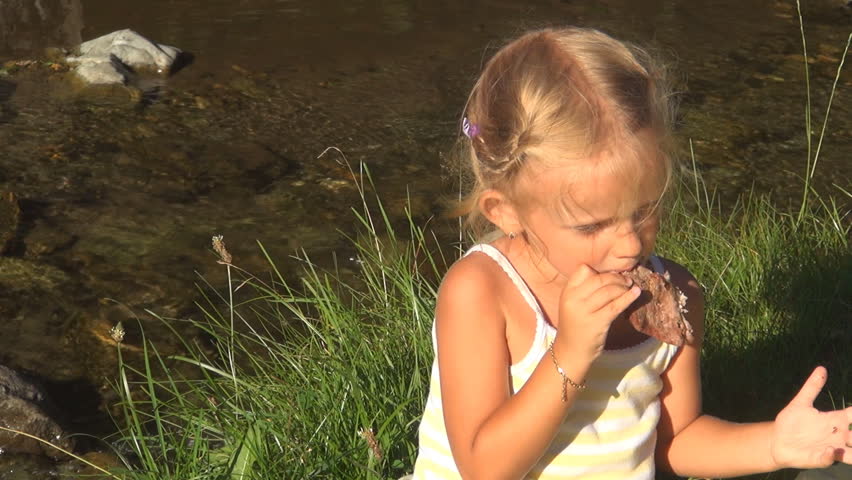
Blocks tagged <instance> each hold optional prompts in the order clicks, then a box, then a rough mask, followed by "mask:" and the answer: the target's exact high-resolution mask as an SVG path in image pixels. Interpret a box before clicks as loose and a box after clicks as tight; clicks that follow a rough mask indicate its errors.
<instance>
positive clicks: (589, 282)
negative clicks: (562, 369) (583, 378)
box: [556, 265, 641, 363]
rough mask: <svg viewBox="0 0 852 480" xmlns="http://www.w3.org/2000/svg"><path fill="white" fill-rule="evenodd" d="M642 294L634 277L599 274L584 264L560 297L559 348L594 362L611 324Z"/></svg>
mask: <svg viewBox="0 0 852 480" xmlns="http://www.w3.org/2000/svg"><path fill="white" fill-rule="evenodd" d="M640 293H641V290H640V289H639V287H638V286H635V285H633V280H630V279H628V278H626V277H625V276H623V275H621V274H618V273H597V272H595V271H594V270H593V269H592V268H591V267H589V266H587V265H581V266H580V268H579V269H577V271H576V272H575V273H574V274H573V275H572V276H571V277H570V278H569V279H568V283H567V284H566V285H565V288H563V289H562V294H561V295H560V298H559V318H558V320H557V325H556V327H557V329H558V332H559V333H558V334H557V336H556V338H557V339H556V342H557V343H558V344H559V345H560V349H561V350H562V351H565V352H571V354H572V356H574V358H577V359H579V360H581V361H588V363H591V362H592V361H594V360H595V359H596V358H597V357H598V356H599V355H600V354H601V352H602V351H603V348H604V343H606V336H607V333H608V332H609V326H610V324H612V322H613V320H615V318H616V317H617V316H618V315H619V314H620V313H621V312H623V311H624V309H626V308H627V307H628V306H630V304H631V303H633V302H634V301H635V300H636V299H637V298H638V297H639V294H640Z"/></svg>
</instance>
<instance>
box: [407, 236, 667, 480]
mask: <svg viewBox="0 0 852 480" xmlns="http://www.w3.org/2000/svg"><path fill="white" fill-rule="evenodd" d="M473 252H482V253H484V254H486V255H488V256H489V257H491V258H492V259H494V261H496V262H497V263H498V264H499V265H500V266H501V267H502V268H503V270H504V271H505V272H506V274H507V275H509V277H510V278H511V279H512V282H514V284H515V285H516V286H517V287H518V289H519V290H520V292H521V294H522V295H523V297H524V299H525V300H526V301H527V303H528V304H529V306H530V307H531V308H532V309H533V310H534V311H535V316H536V332H535V337H534V339H533V344H532V347H531V348H530V350H529V352H527V354H526V355H525V356H524V358H523V359H521V360H520V361H519V362H517V363H515V364H514V365H512V366H511V367H510V370H509V373H510V376H511V379H512V385H513V387H514V388H513V391H515V392H517V391H519V390H520V389H521V387H523V386H524V383H525V382H526V381H527V379H528V378H529V377H530V375H532V372H533V370H534V369H535V367H536V365H537V364H538V363H539V361H540V360H541V358H542V356H543V355H546V354H548V350H547V349H548V346H549V345H550V342H551V341H552V340H553V338H554V337H555V335H556V329H555V328H553V327H552V326H551V325H550V324H549V323H548V322H547V321H545V317H544V313H543V312H542V309H541V306H540V305H539V304H538V302H537V301H536V299H535V297H534V296H533V294H532V292H531V291H530V290H529V288H528V287H527V286H526V283H524V281H523V279H522V278H521V276H520V275H519V274H518V272H517V271H516V270H515V268H514V267H513V266H512V264H511V263H510V262H509V260H508V259H507V258H506V257H505V256H503V254H502V253H501V252H500V251H499V250H497V249H496V248H494V247H492V246H491V245H487V244H479V245H475V246H474V247H472V248H471V249H470V250H468V251H467V253H466V254H465V255H469V254H471V253H473ZM651 263H652V265H653V267H654V270H655V271H657V272H659V273H662V271H663V266H662V263H661V262H660V259H659V258H657V257H653V256H652V257H651ZM432 346H433V348H434V349H435V351H436V352H437V344H436V340H435V328H434V325H433V327H432ZM676 352H677V347H675V346H672V345H669V344H667V343H663V342H661V341H660V340H657V339H656V338H653V337H649V338H647V339H646V340H644V341H642V342H641V343H639V344H638V345H635V346H632V347H629V348H625V349H620V350H604V352H603V353H602V354H601V355H600V357H598V358H597V360H595V362H594V363H593V364H592V367H591V369H590V370H589V372H588V375H587V376H586V385H587V388H586V389H585V390H583V391H582V392H580V393H579V396H578V397H576V400H575V403H574V405H573V407H572V409H571V411H570V412H569V413H568V415H567V416H566V418H565V421H564V422H563V424H562V425H561V427H560V429H559V432H558V433H557V435H556V437H555V438H554V440H553V442H552V443H551V444H550V447H549V448H548V450H547V451H546V452H545V454H544V455H543V456H542V458H541V459H540V460H539V462H538V463H537V464H536V465H535V466H534V467H533V468H532V470H530V472H529V473H528V474H527V476H526V477H525V478H529V479H542V480H544V479H560V480H567V479H584V480H616V479H617V480H653V479H654V472H655V470H654V448H655V445H656V439H657V436H656V428H657V422H658V421H659V419H660V400H659V398H658V395H659V393H660V391H661V390H662V380H661V379H660V375H661V374H662V373H663V371H665V369H666V368H667V367H668V365H669V363H670V362H671V359H672V357H673V356H674V354H675V353H676ZM418 440H419V447H418V453H417V460H416V462H415V464H414V477H413V478H414V480H437V479H441V480H445V479H458V478H461V476H460V475H459V473H458V469H457V468H456V466H455V462H454V461H453V456H452V453H451V452H450V446H449V441H448V439H447V432H446V429H445V426H444V416H443V412H442V409H441V385H440V372H439V371H438V361H437V358H436V359H435V361H434V362H433V364H432V376H431V384H430V388H429V397H428V398H427V400H426V408H425V410H424V413H423V417H422V419H421V421H420V426H419V429H418Z"/></svg>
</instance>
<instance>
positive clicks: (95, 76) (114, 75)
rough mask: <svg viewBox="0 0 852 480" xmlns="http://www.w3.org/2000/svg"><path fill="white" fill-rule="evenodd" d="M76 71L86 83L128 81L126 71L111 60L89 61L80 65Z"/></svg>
mask: <svg viewBox="0 0 852 480" xmlns="http://www.w3.org/2000/svg"><path fill="white" fill-rule="evenodd" d="M74 71H75V72H76V73H77V75H79V76H80V78H82V79H83V80H85V81H86V83H91V84H110V83H124V82H125V81H126V77H125V75H124V73H122V72H120V71H119V70H118V69H116V68H115V65H113V64H112V62H110V61H105V62H94V61H87V62H85V63H81V64H80V65H78V66H77V68H75V69H74Z"/></svg>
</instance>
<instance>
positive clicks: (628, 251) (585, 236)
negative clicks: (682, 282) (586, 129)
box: [522, 167, 661, 281]
mask: <svg viewBox="0 0 852 480" xmlns="http://www.w3.org/2000/svg"><path fill="white" fill-rule="evenodd" d="M602 170H603V169H601V168H597V169H592V170H591V171H590V173H589V174H588V175H587V176H586V177H585V178H584V179H583V180H582V181H577V182H572V183H571V184H570V186H568V187H567V188H566V186H565V181H564V179H565V178H566V177H565V175H566V174H568V172H567V171H566V170H565V169H564V168H560V167H557V168H549V169H546V170H543V171H541V172H540V173H539V174H537V175H533V176H532V177H531V178H529V180H532V183H531V184H530V185H534V189H535V190H534V191H533V193H532V195H533V197H534V198H533V201H532V202H530V205H529V207H528V208H525V209H524V210H523V213H522V216H523V217H522V218H523V221H524V224H525V227H526V231H527V238H528V240H529V242H530V244H531V245H532V246H533V248H534V249H535V250H536V251H538V252H540V254H541V256H542V257H543V259H544V260H545V261H546V262H547V264H549V266H550V267H552V268H553V269H554V270H555V272H551V273H556V274H557V275H556V277H557V281H559V280H560V279H561V280H563V281H564V280H565V279H567V278H568V277H570V276H571V275H572V274H573V273H574V271H575V270H576V269H577V268H578V267H579V266H580V265H581V264H586V265H588V266H589V267H591V268H592V269H594V270H596V271H597V272H600V273H603V272H621V271H626V270H630V269H632V268H633V267H635V266H636V265H637V264H640V263H644V262H645V261H646V260H647V259H648V256H649V255H650V254H651V252H652V251H653V249H654V242H655V241H656V238H657V231H658V228H659V211H658V203H659V200H660V194H661V188H659V187H658V186H650V185H649V186H647V187H646V188H642V187H643V186H642V185H640V186H639V189H638V190H639V192H640V195H638V196H637V195H635V194H634V193H633V192H634V191H635V190H633V189H630V190H627V189H625V183H626V182H636V181H641V177H645V178H649V179H650V177H652V176H653V175H637V177H634V178H630V179H627V178H625V176H623V175H615V174H613V173H609V172H605V171H602ZM625 206H627V208H625ZM544 266H546V265H544Z"/></svg>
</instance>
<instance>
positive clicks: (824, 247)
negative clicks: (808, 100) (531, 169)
mask: <svg viewBox="0 0 852 480" xmlns="http://www.w3.org/2000/svg"><path fill="white" fill-rule="evenodd" d="M696 187H697V188H696ZM372 195H373V193H372V192H368V193H366V194H365V198H366V199H367V201H365V205H366V204H367V203H372V202H369V200H370V199H371V197H372ZM379 195H380V192H379ZM817 200H819V199H818V198H812V202H811V205H812V206H811V207H810V208H809V209H808V210H807V211H805V212H804V213H803V214H802V215H795V214H789V213H785V212H783V211H781V210H780V209H778V208H777V207H775V206H774V205H773V204H772V203H771V202H770V201H769V200H768V199H767V197H766V196H763V195H758V194H751V195H746V196H743V197H741V198H740V199H739V201H738V203H737V204H736V206H735V207H733V208H727V207H728V206H724V207H725V208H724V211H726V212H728V211H733V213H732V214H725V215H721V214H720V212H721V211H722V210H721V209H720V205H719V204H718V202H717V201H716V200H714V199H713V197H712V195H710V194H708V193H706V192H705V191H704V190H703V187H702V186H701V183H700V182H696V183H695V184H694V185H693V186H690V185H688V184H684V185H682V186H681V188H680V190H679V191H678V192H677V194H676V195H675V198H674V199H673V201H672V203H671V205H670V207H669V213H668V214H667V215H666V218H665V222H664V226H663V228H662V230H661V233H660V238H659V241H658V252H659V253H660V254H661V255H663V256H666V257H669V258H672V259H675V260H677V261H678V262H681V263H682V264H684V265H685V266H686V267H687V268H689V269H690V270H691V271H692V273H693V274H694V275H695V276H696V277H697V278H698V279H699V282H700V283H701V284H702V286H703V288H704V290H705V294H706V298H707V307H706V319H707V320H706V323H707V335H706V341H705V346H704V350H703V383H704V404H705V410H706V412H707V413H710V414H713V415H717V416H721V417H723V418H726V419H731V420H737V421H757V420H767V419H772V418H774V415H775V414H776V413H777V412H778V410H780V408H782V407H783V406H784V405H785V404H786V402H787V401H789V398H790V397H791V395H792V394H793V393H795V392H796V391H797V390H798V387H799V386H800V384H801V382H802V381H803V380H804V379H805V378H806V376H807V374H808V373H809V372H810V370H811V369H812V368H813V367H814V366H815V365H817V364H821V365H825V366H826V367H827V368H828V370H829V379H828V385H827V387H826V389H825V392H824V393H823V394H822V395H821V396H820V397H819V399H818V406H819V407H820V408H823V409H827V408H831V407H832V406H834V407H835V408H836V407H840V406H842V405H843V404H844V403H845V404H846V405H849V404H850V399H852V375H850V374H851V373H852V372H850V366H849V365H848V356H847V354H845V353H844V352H845V351H846V350H845V348H846V346H847V345H849V344H850V342H852V313H850V312H852V310H850V308H849V307H850V305H849V303H848V302H849V298H852V251H850V248H849V239H850V235H849V234H850V222H849V218H848V214H846V213H843V212H840V211H838V210H837V209H834V208H832V202H831V201H830V200H828V199H822V200H823V201H821V202H820V201H817ZM355 220H356V222H357V223H358V224H359V226H360V227H361V229H360V231H361V234H360V235H359V236H358V237H357V238H353V239H352V243H353V247H355V248H356V249H357V252H358V256H357V262H356V265H357V268H356V269H354V270H349V269H347V268H344V267H340V268H339V269H331V270H327V269H320V268H318V267H317V266H316V264H315V263H313V261H312V260H311V259H309V258H307V257H302V258H301V261H302V264H303V267H304V268H303V272H302V275H301V280H300V282H297V283H293V282H288V281H286V280H285V279H284V278H283V277H282V276H281V275H280V274H278V272H277V270H276V269H275V264H274V261H273V259H271V258H268V260H269V270H268V271H267V272H265V273H255V274H251V273H248V272H245V271H242V270H241V269H240V268H239V261H238V260H233V263H230V262H231V260H230V259H229V258H228V255H226V254H224V253H223V252H224V250H220V251H219V261H220V268H222V269H224V270H226V271H227V276H228V277H229V279H230V282H227V283H225V284H224V285H207V287H208V288H207V295H206V298H207V303H206V304H204V305H201V306H200V308H199V316H198V317H196V318H195V319H194V320H180V322H187V321H188V322H190V323H192V324H193V325H194V327H196V328H198V329H200V330H202V331H204V332H205V333H206V338H207V339H208V341H207V342H205V343H201V344H199V343H190V342H186V343H185V348H186V350H187V353H186V354H185V355H180V356H166V355H159V354H158V353H157V350H156V344H154V343H148V342H146V343H145V348H146V353H147V359H148V361H147V362H146V363H145V364H144V365H145V366H144V368H143V369H142V370H136V369H133V368H131V367H130V366H128V365H126V364H125V365H123V367H122V370H121V377H120V381H119V383H118V388H119V391H120V392H121V393H122V403H121V407H122V410H121V411H122V412H123V417H122V418H120V419H119V420H120V422H119V423H120V424H121V432H120V434H119V435H117V436H116V437H114V438H111V439H109V441H110V443H111V445H113V446H114V448H116V450H117V452H118V453H120V456H121V457H122V458H123V459H124V460H125V461H126V463H127V466H128V467H132V469H131V470H129V471H127V472H125V473H124V474H123V476H124V478H128V479H134V480H142V479H146V480H147V479H157V480H165V479H176V480H177V479H186V478H210V479H212V478H242V477H240V475H246V476H247V477H248V478H365V479H367V478H398V477H400V476H402V475H403V474H405V473H407V472H410V470H411V468H412V463H413V460H414V458H415V454H416V428H417V424H418V418H419V415H420V413H421V410H422V408H423V402H424V401H425V398H426V393H427V388H428V379H429V368H430V366H431V362H432V355H433V353H432V347H431V336H430V328H431V323H432V315H433V307H434V298H435V289H436V285H437V281H438V279H439V278H440V277H441V274H442V273H443V272H444V271H445V269H446V268H447V266H448V265H449V264H450V263H451V262H452V261H453V260H454V259H455V258H457V256H458V249H457V246H455V245H447V244H443V245H440V244H438V243H437V242H436V241H435V237H433V236H431V235H430V232H429V230H428V228H426V227H428V226H424V225H418V224H415V223H413V222H410V223H409V225H408V226H407V228H405V229H400V228H399V227H398V226H397V227H394V226H392V225H391V223H390V222H389V221H388V217H387V216H386V215H384V211H383V210H382V209H381V205H378V206H373V207H372V208H366V207H365V208H364V209H359V210H357V211H356V213H355ZM259 248H260V251H261V252H264V250H263V247H262V246H260V247H259ZM211 261H214V260H211ZM162 321H163V322H164V323H165V324H166V325H169V324H174V323H175V322H176V320H172V319H162ZM177 330H178V329H175V331H176V332H177ZM744 367H745V368H744ZM757 478H769V477H767V476H759V477H757ZM771 478H784V477H783V475H782V476H780V477H779V476H777V475H776V476H772V477H771Z"/></svg>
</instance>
